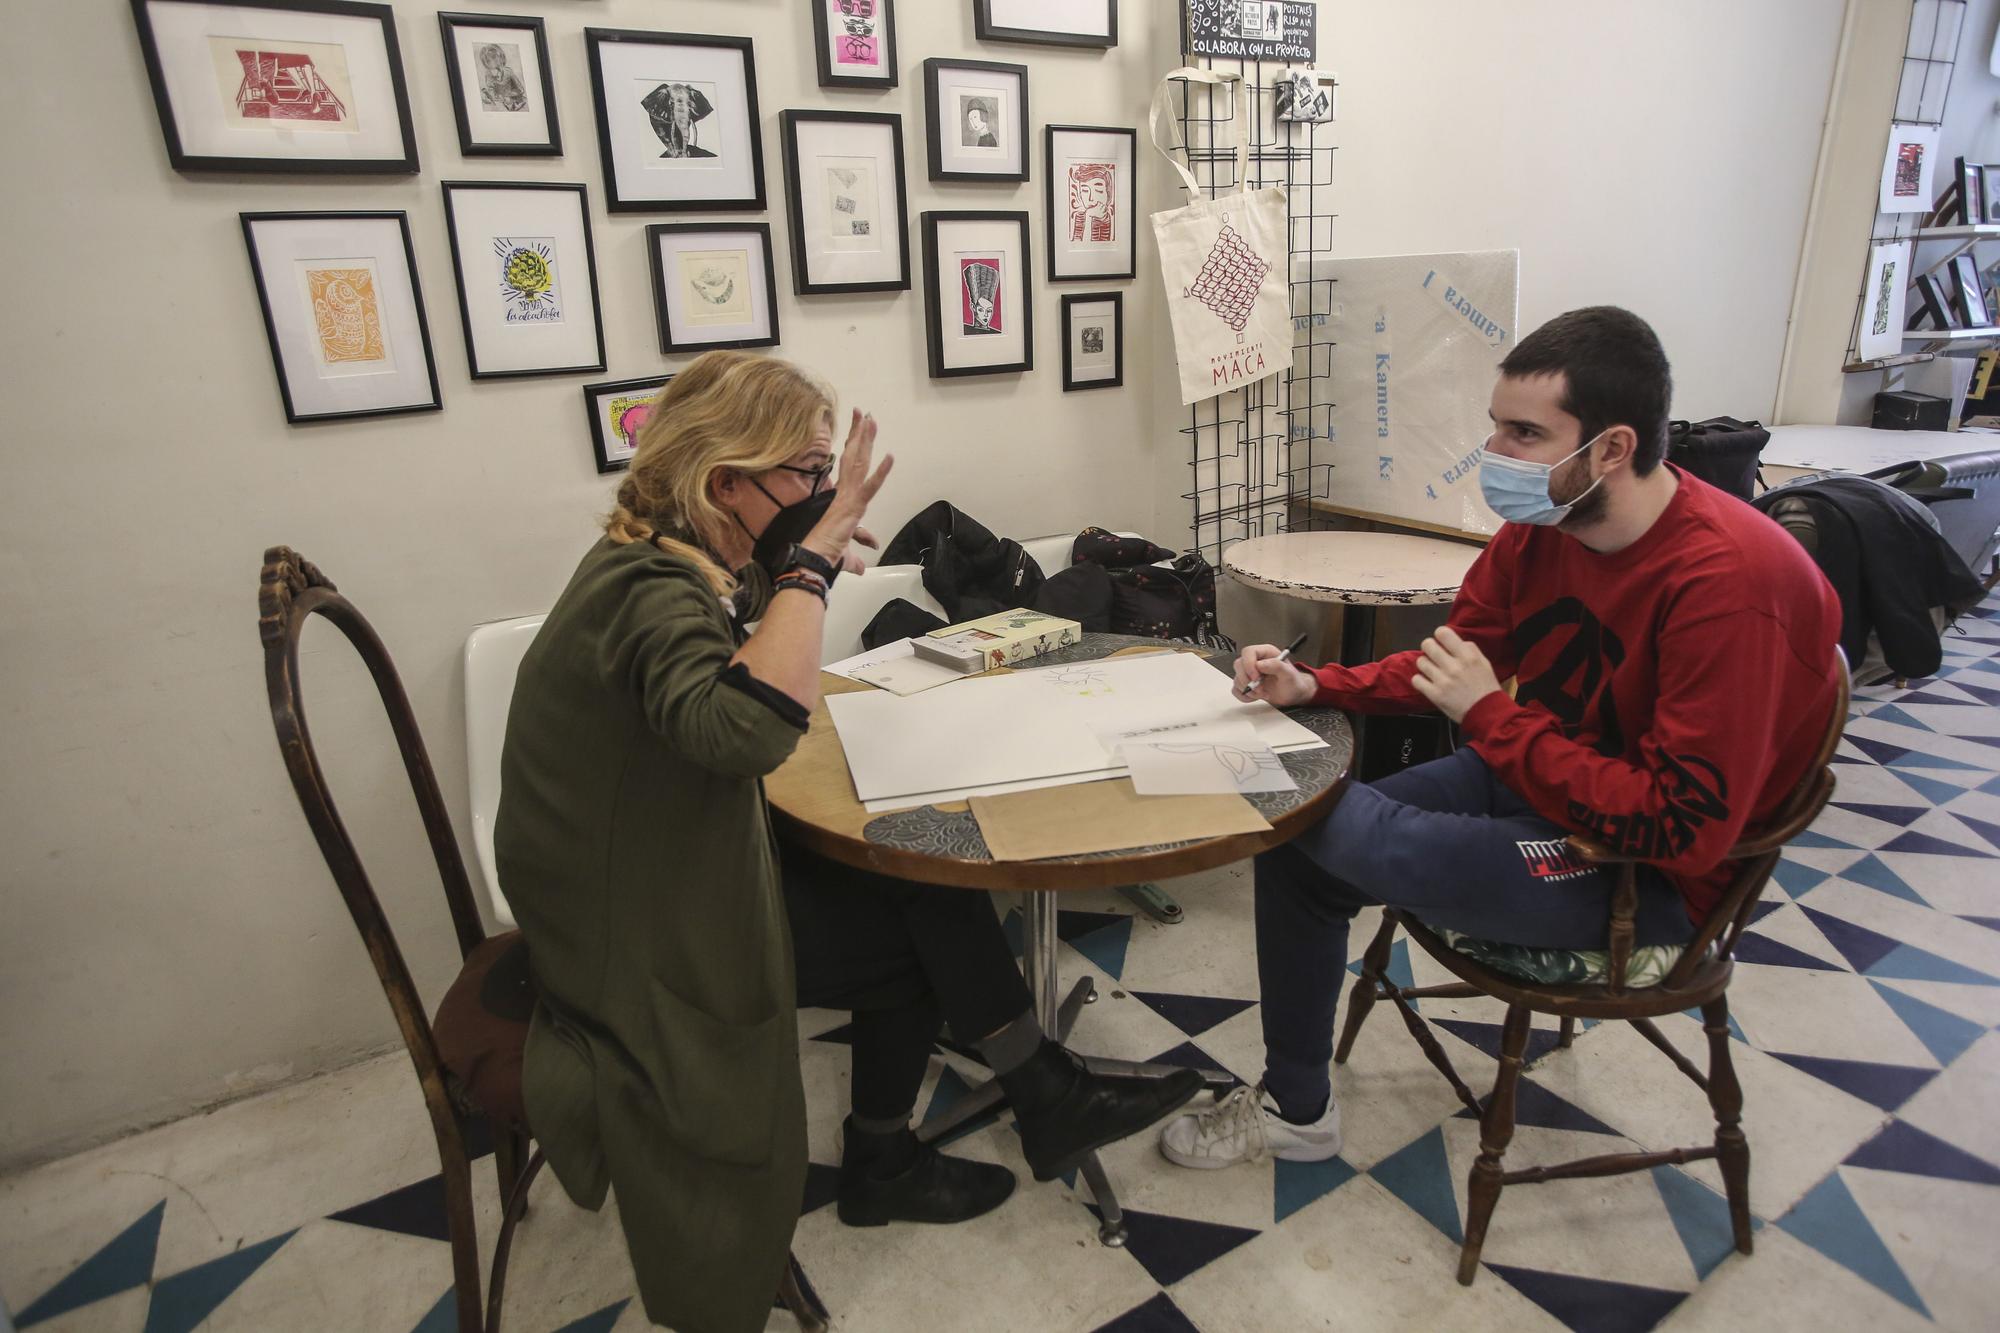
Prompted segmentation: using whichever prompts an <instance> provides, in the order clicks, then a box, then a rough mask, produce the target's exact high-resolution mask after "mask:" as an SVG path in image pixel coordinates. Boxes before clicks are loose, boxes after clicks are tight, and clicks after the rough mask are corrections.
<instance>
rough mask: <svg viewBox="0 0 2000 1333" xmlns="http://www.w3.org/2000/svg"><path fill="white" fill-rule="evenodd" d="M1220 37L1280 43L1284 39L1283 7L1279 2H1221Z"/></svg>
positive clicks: (1266, 0) (1225, 0)
mask: <svg viewBox="0 0 2000 1333" xmlns="http://www.w3.org/2000/svg"><path fill="white" fill-rule="evenodd" d="M1222 35H1223V36H1224V37H1240V38H1242V39H1244V40H1245V41H1252V42H1281V41H1283V40H1284V39H1285V7H1284V5H1283V4H1281V3H1280V2H1279V0H1222Z"/></svg>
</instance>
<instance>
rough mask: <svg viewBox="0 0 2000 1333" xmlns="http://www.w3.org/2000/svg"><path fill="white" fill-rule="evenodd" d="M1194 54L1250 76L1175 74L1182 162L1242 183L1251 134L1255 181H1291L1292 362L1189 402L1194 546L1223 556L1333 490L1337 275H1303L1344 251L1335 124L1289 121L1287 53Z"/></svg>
mask: <svg viewBox="0 0 2000 1333" xmlns="http://www.w3.org/2000/svg"><path fill="white" fill-rule="evenodd" d="M1183 59H1184V63H1186V64H1188V65H1190V66H1192V67H1195V68H1201V69H1220V70H1223V71H1227V72H1233V73H1236V74H1239V75H1240V76H1241V78H1240V81H1239V82H1237V83H1235V84H1234V85H1233V86H1231V85H1227V84H1224V85H1216V84H1208V83H1198V82H1193V81H1190V80H1185V79H1181V80H1176V81H1175V98H1176V106H1175V119H1176V121H1177V123H1178V124H1179V126H1180V142H1181V145H1182V147H1181V148H1180V150H1179V151H1180V153H1181V154H1182V155H1183V156H1182V161H1183V162H1184V163H1185V165H1186V166H1187V168H1188V170H1189V171H1190V172H1192V173H1193V175H1194V177H1195V180H1196V182H1197V183H1198V184H1199V185H1200V187H1201V189H1202V192H1203V193H1204V194H1206V195H1207V196H1208V197H1210V198H1215V197H1217V196H1219V195H1222V194H1225V193H1228V192H1231V191H1234V190H1236V189H1238V188H1239V187H1240V184H1241V183H1240V182H1239V181H1237V179H1236V145H1237V143H1238V142H1239V141H1240V140H1239V136H1247V138H1248V140H1249V145H1250V152H1249V159H1248V167H1247V170H1248V172H1249V175H1250V188H1252V189H1260V188H1263V187H1265V186H1271V185H1282V186H1284V187H1285V201H1286V207H1285V223H1286V225H1285V235H1286V248H1287V251H1288V253H1287V256H1286V261H1285V262H1286V265H1287V271H1286V279H1287V281H1288V283H1289V286H1290V290H1291V298H1292V326H1293V332H1292V358H1291V364H1290V365H1288V366H1286V367H1284V368H1282V369H1281V370H1279V371H1278V372H1277V373H1276V374H1274V375H1268V376H1266V377H1265V378H1263V379H1261V380H1259V381H1257V382H1256V383H1254V384H1251V385H1249V386H1247V387H1245V388H1241V389H1232V390H1230V391H1229V392H1227V393H1224V394H1221V395H1220V396H1218V397H1215V398H1210V399H1205V400H1203V401H1201V402H1198V403H1196V404H1194V405H1193V406H1192V407H1191V408H1189V409H1188V417H1189V420H1188V424H1187V425H1186V426H1184V427H1182V428H1181V433H1182V434H1183V435H1186V436H1187V437H1188V444H1189V458H1188V467H1189V469H1190V471H1191V474H1192V487H1191V489H1189V490H1187V491H1185V492H1183V493H1182V495H1181V498H1182V499H1184V500H1186V501H1188V503H1189V505H1190V506H1191V508H1192V513H1191V517H1190V522H1189V525H1188V526H1189V530H1190V531H1191V533H1192V534H1193V540H1192V541H1191V542H1190V543H1189V546H1190V549H1193V550H1197V551H1200V552H1201V553H1202V555H1204V556H1206V557H1207V558H1208V560H1209V561H1210V562H1211V563H1220V561H1221V559H1222V552H1223V549H1224V548H1225V547H1227V546H1230V545H1232V544H1234V543H1235V542H1238V541H1241V540H1243V539H1245V538H1248V537H1261V536H1266V535H1269V534H1271V533H1277V532H1287V531H1292V530H1294V529H1303V528H1306V527H1309V526H1311V519H1310V515H1309V512H1308V510H1307V506H1306V502H1307V501H1308V500H1310V499H1313V498H1315V497H1320V498H1323V497H1325V496H1326V495H1327V491H1328V487H1329V485H1330V484H1331V478H1332V471H1333V465H1332V464H1331V463H1326V462H1315V461H1314V455H1313V441H1314V440H1315V439H1325V438H1328V437H1329V435H1330V434H1331V432H1330V429H1329V427H1330V425H1331V420H1330V418H1331V415H1332V412H1333V402H1332V394H1331V392H1330V389H1331V377H1332V374H1333V358H1334V356H1335V355H1336V354H1337V352H1336V348H1335V344H1334V340H1333V338H1332V336H1331V326H1332V321H1331V316H1332V313H1333V310H1334V297H1333V286H1334V280H1333V279H1318V280H1301V281H1291V278H1292V275H1293V274H1296V273H1299V272H1302V271H1307V270H1306V266H1305V264H1304V263H1302V261H1307V260H1310V259H1311V258H1312V257H1313V256H1316V255H1328V254H1331V253H1332V252H1333V223H1334V219H1335V218H1336V217H1337V216H1338V215H1337V214H1336V213H1335V212H1334V211H1333V207H1332V204H1333V188H1332V187H1333V160H1334V152H1335V149H1336V147H1337V145H1335V144H1334V143H1333V142H1332V138H1333V125H1334V122H1331V121H1327V122H1318V123H1315V122H1307V121H1284V120H1279V119H1277V116H1276V113H1275V109H1274V107H1273V96H1274V94H1273V90H1272V87H1271V79H1272V76H1273V75H1275V74H1276V73H1277V72H1278V71H1279V70H1281V69H1283V68H1284V67H1285V66H1284V64H1283V63H1281V62H1277V61H1265V60H1216V59H1212V58H1209V57H1198V58H1196V59H1194V60H1188V59H1186V57H1185V53H1183Z"/></svg>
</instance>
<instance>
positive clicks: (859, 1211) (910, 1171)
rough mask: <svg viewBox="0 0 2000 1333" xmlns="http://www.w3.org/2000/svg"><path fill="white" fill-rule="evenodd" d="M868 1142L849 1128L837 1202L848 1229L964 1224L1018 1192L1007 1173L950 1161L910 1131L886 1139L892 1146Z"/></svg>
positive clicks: (954, 1159)
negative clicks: (892, 1225)
mask: <svg viewBox="0 0 2000 1333" xmlns="http://www.w3.org/2000/svg"><path fill="white" fill-rule="evenodd" d="M866 1137H868V1136H863V1135H857V1134H855V1133H854V1126H853V1124H852V1123H851V1122H850V1123H849V1125H848V1126H847V1146H846V1148H845V1150H844V1151H843V1152H842V1153H841V1156H840V1188H839V1191H838V1192H837V1193H836V1194H835V1196H834V1208H835V1211H836V1212H838V1213H839V1215H840V1220H841V1221H842V1222H845V1223H846V1224H847V1225H848V1226H851V1227H879V1226H884V1225H886V1224H888V1223H890V1222H964V1221H968V1220H969V1219H971V1218H975V1217H978V1216H979V1215H980V1214H981V1213H989V1212H992V1211H993V1210H994V1209H995V1208H998V1207H999V1206H1000V1205H1001V1204H1002V1203H1005V1202H1006V1200H1007V1196H1008V1195H1010V1194H1012V1193H1013V1192H1014V1173H1013V1172H1012V1171H1009V1170H1008V1169H1007V1168H1006V1167H1004V1166H994V1165H990V1164H988V1163H985V1162H968V1161H966V1160H965V1159H964V1158H961V1157H946V1156H945V1155H944V1154H943V1153H941V1152H939V1151H938V1150H937V1149H936V1148H933V1147H931V1146H930V1145H929V1144H928V1143H919V1142H917V1137H916V1135H914V1134H912V1133H911V1132H910V1131H909V1130H907V1129H906V1130H904V1131H903V1132H902V1133H901V1134H900V1135H896V1136H885V1137H888V1138H890V1142H889V1143H887V1144H884V1143H881V1142H879V1141H878V1142H877V1143H873V1144H870V1143H866V1142H864V1141H863V1140H864V1139H865V1138H866ZM884 1167H886V1168H888V1169H886V1170H884V1169H883V1168H884Z"/></svg>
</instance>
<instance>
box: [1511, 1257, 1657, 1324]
mask: <svg viewBox="0 0 2000 1333" xmlns="http://www.w3.org/2000/svg"><path fill="white" fill-rule="evenodd" d="M1486 1267H1488V1268H1490V1269H1492V1270H1493V1271H1494V1272H1496V1273H1498V1274H1499V1275H1500V1276H1501V1277H1503V1278H1506V1279H1507V1282H1508V1285H1510V1286H1512V1287H1513V1288H1514V1290H1516V1291H1518V1292H1520V1293H1521V1294H1522V1295H1523V1296H1526V1297H1527V1298H1528V1299H1529V1300H1531V1301H1533V1302H1534V1303H1535V1304H1537V1305H1539V1306H1541V1307H1542V1308H1543V1309H1544V1310H1547V1311H1548V1312H1549V1313H1550V1314H1552V1315H1554V1316H1555V1317H1556V1318H1557V1319H1559V1320H1561V1321H1562V1323H1563V1325H1564V1326H1565V1327H1567V1328H1571V1329H1574V1330H1576V1333H1646V1330H1647V1329H1650V1328H1653V1327H1655V1326H1656V1325H1657V1324H1659V1322H1660V1321H1661V1320H1662V1319H1665V1318H1666V1317H1667V1316H1668V1315H1670V1314H1672V1313H1673V1312H1674V1307H1675V1306H1677V1305H1679V1304H1680V1303H1681V1302H1682V1301H1684V1300H1686V1299H1687V1293H1686V1292H1684V1291H1662V1290H1661V1289H1660V1288H1658V1287H1637V1286H1633V1285H1632V1284H1631V1283H1629V1282H1607V1281H1605V1280H1604V1279H1603V1278H1595V1277H1572V1276H1570V1275H1569V1274H1567V1273H1546V1272H1543V1271H1542V1270H1541V1269H1539V1268H1512V1267H1509V1266H1507V1265H1505V1264H1487V1265H1486Z"/></svg>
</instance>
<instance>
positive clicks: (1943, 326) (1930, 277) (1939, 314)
mask: <svg viewBox="0 0 2000 1333" xmlns="http://www.w3.org/2000/svg"><path fill="white" fill-rule="evenodd" d="M1915 288H1916V293H1917V300H1918V306H1917V310H1916V313H1914V314H1913V315H1911V316H1910V327H1911V329H1912V331H1915V330H1916V326H1917V324H1918V323H1919V322H1920V321H1921V322H1927V323H1929V324H1930V326H1931V328H1932V329H1934V330H1938V331H1940V332H1941V331H1944V330H1947V329H1955V328H1959V327H1961V326H1960V324H1959V323H1958V318H1957V315H1956V314H1955V312H1954V311H1953V308H1952V300H1951V293H1950V291H1949V289H1947V288H1946V286H1945V284H1944V279H1943V278H1941V277H1939V276H1938V275H1937V274H1935V273H1920V274H1918V275H1917V281H1916V283H1915Z"/></svg>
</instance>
